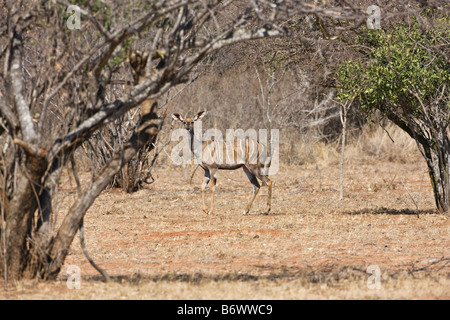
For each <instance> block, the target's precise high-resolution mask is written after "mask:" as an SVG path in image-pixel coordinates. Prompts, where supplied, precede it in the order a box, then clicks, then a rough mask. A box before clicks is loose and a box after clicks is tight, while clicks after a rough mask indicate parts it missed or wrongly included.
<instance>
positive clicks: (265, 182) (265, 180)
mask: <svg viewBox="0 0 450 320" xmlns="http://www.w3.org/2000/svg"><path fill="white" fill-rule="evenodd" d="M261 181H262V183H263V185H267V188H268V189H269V190H268V192H267V209H266V213H269V212H270V209H271V201H272V181H271V180H270V179H269V178H268V177H267V176H261Z"/></svg>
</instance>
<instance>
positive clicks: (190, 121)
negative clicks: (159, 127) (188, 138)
mask: <svg viewBox="0 0 450 320" xmlns="http://www.w3.org/2000/svg"><path fill="white" fill-rule="evenodd" d="M205 115H206V111H200V112H199V113H197V115H196V116H195V117H193V118H186V119H184V118H183V117H182V116H181V115H180V114H178V113H174V114H172V118H173V119H174V120H176V121H179V122H181V123H183V124H184V127H185V128H186V130H187V131H189V133H190V134H194V122H195V121H197V120H199V119H201V118H203V117H204V116H205Z"/></svg>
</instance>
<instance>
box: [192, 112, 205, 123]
mask: <svg viewBox="0 0 450 320" xmlns="http://www.w3.org/2000/svg"><path fill="white" fill-rule="evenodd" d="M205 115H206V111H200V112H199V113H197V115H196V116H195V117H194V119H193V120H194V121H197V120H199V119H201V118H203V117H204V116H205Z"/></svg>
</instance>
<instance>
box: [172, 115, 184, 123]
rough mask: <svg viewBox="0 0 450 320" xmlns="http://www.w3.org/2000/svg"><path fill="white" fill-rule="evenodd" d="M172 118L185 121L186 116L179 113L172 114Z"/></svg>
mask: <svg viewBox="0 0 450 320" xmlns="http://www.w3.org/2000/svg"><path fill="white" fill-rule="evenodd" d="M172 119H173V120H176V121H180V122H184V118H183V117H182V116H181V115H179V114H178V113H174V114H172Z"/></svg>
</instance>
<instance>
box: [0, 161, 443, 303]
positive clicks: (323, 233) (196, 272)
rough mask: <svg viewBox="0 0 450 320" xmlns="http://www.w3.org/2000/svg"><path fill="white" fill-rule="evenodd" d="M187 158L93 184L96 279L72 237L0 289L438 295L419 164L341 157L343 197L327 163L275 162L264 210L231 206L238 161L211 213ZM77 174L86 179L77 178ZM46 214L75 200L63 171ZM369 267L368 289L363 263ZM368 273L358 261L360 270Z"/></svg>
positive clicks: (439, 262) (246, 295)
mask: <svg viewBox="0 0 450 320" xmlns="http://www.w3.org/2000/svg"><path fill="white" fill-rule="evenodd" d="M193 169H194V167H193V166H191V167H187V168H185V169H182V168H175V169H173V168H172V169H169V168H159V169H158V168H156V169H155V174H154V175H155V178H156V181H155V183H154V184H152V185H149V186H148V187H146V188H145V189H143V190H140V191H139V192H137V193H134V194H126V193H123V192H120V191H118V190H109V191H105V192H104V193H103V194H102V195H101V196H100V197H99V198H98V199H97V201H96V202H95V204H94V205H93V207H92V208H91V209H90V210H89V212H88V213H87V215H86V218H85V229H86V242H87V247H88V249H89V251H90V254H91V256H92V257H93V259H94V260H95V261H96V262H97V263H98V264H99V265H100V266H102V267H103V268H104V269H106V270H107V272H108V273H109V274H110V275H111V276H112V277H113V280H114V281H113V282H112V283H103V282H102V281H101V280H100V277H99V276H98V274H97V272H96V271H95V270H94V269H93V268H92V267H91V266H90V264H89V263H88V262H87V261H86V259H85V257H84V256H83V253H82V251H81V249H80V246H79V242H78V241H75V242H74V243H73V245H72V247H71V252H70V254H69V256H68V258H67V259H66V266H72V265H76V266H78V267H79V268H80V271H81V276H82V283H81V289H79V290H70V289H69V288H68V287H67V284H66V279H67V278H68V277H69V276H70V274H68V273H67V272H66V271H67V269H65V270H63V272H62V273H61V279H60V280H59V281H56V282H53V283H43V282H20V283H15V284H9V285H8V286H5V285H3V286H0V298H3V299H21V298H36V299H59V298H69V299H71V298H75V299H102V298H104V299H122V298H124V299H140V298H150V299H173V298H176V299H309V298H312V299H330V298H331V299H334V298H337V299H415V298H419V299H420V298H427V299H449V298H450V290H449V288H450V237H449V226H450V222H449V221H448V220H447V218H446V217H444V216H443V215H441V214H438V213H436V212H435V211H434V203H433V198H432V192H431V186H430V184H429V178H428V175H427V173H426V168H425V166H424V165H423V164H422V163H420V162H418V163H417V164H392V163H375V164H368V165H351V166H347V168H346V171H345V199H344V200H342V201H339V200H338V197H339V191H338V168H337V167H334V166H329V167H327V168H324V169H322V170H321V172H320V173H321V183H320V184H319V178H318V172H317V171H316V169H315V167H314V166H291V167H283V168H280V171H279V173H278V174H277V175H275V176H274V177H273V181H274V182H275V187H274V195H273V201H272V208H273V209H272V212H271V213H270V214H269V215H265V214H262V211H263V209H264V208H265V202H266V194H267V193H266V192H267V190H266V189H265V188H262V189H261V192H260V195H259V196H258V197H257V199H256V201H255V203H254V206H253V209H252V211H251V212H250V215H248V216H243V215H242V214H241V212H242V210H243V208H244V206H245V204H246V202H247V200H248V197H249V192H250V190H251V186H250V184H249V182H248V181H247V178H246V177H245V174H244V173H243V172H242V170H238V171H232V172H228V171H224V172H222V171H221V172H220V173H219V178H218V186H217V189H216V197H215V200H216V201H215V208H216V210H215V211H216V212H215V213H214V214H213V215H210V216H207V215H205V214H204V213H203V212H202V210H201V195H200V188H199V185H200V183H201V181H202V172H201V171H202V170H201V169H199V170H197V172H196V174H195V176H194V179H193V183H192V184H189V181H188V180H189V177H190V174H191V172H192V170H193ZM84 178H85V179H86V180H88V176H87V175H86V177H84ZM61 189H62V192H61V195H60V200H59V201H58V205H57V208H56V209H57V210H58V211H59V212H60V213H59V214H58V220H59V221H60V220H61V219H62V215H63V214H64V213H65V212H66V211H67V208H68V206H69V204H70V200H71V199H72V198H73V197H75V195H76V190H75V183H74V181H73V179H70V177H69V176H68V175H67V176H66V177H65V178H64V181H62V184H61ZM369 266H375V268H378V269H379V270H380V272H381V278H380V280H381V283H380V289H371V287H370V286H368V285H367V283H368V281H369V283H371V281H372V280H373V279H374V278H373V277H372V278H370V277H371V275H372V274H371V273H370V272H369V273H368V272H367V270H368V267H369ZM369 271H370V269H369Z"/></svg>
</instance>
